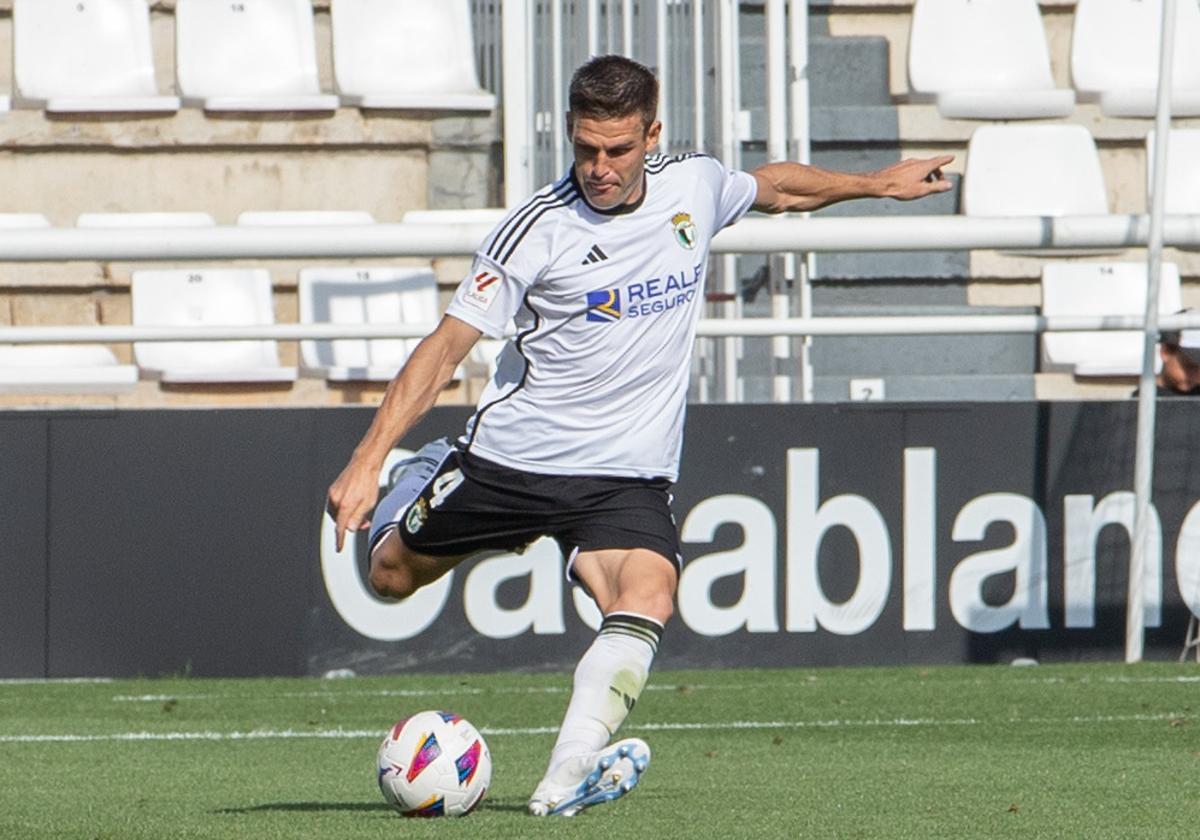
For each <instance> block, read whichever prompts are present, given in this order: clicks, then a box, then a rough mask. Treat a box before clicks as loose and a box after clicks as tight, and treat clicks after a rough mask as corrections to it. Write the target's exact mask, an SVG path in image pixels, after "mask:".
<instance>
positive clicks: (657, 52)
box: [654, 0, 671, 155]
mask: <svg viewBox="0 0 1200 840" xmlns="http://www.w3.org/2000/svg"><path fill="white" fill-rule="evenodd" d="M667 22H668V18H667V0H656V2H655V4H654V66H655V67H656V68H657V70H658V118H659V120H660V121H661V122H662V126H663V127H662V131H661V132H660V133H659V136H658V150H659V151H660V152H662V153H663V154H664V155H665V154H667V149H668V148H670V147H669V145H668V140H667V137H668V135H667V132H668V131H670V130H671V77H670V72H671V62H670V61H669V60H668V58H667Z"/></svg>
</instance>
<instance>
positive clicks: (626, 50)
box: [621, 0, 633, 58]
mask: <svg viewBox="0 0 1200 840" xmlns="http://www.w3.org/2000/svg"><path fill="white" fill-rule="evenodd" d="M621 55H623V56H625V57H626V58H633V0H621Z"/></svg>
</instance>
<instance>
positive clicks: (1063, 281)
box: [1042, 262, 1183, 377]
mask: <svg viewBox="0 0 1200 840" xmlns="http://www.w3.org/2000/svg"><path fill="white" fill-rule="evenodd" d="M1146 275H1147V269H1146V264H1145V263H1143V262H1137V263H1131V262H1112V263H1097V262H1055V263H1047V264H1046V266H1045V268H1044V269H1043V270H1042V314H1044V315H1046V316H1047V317H1049V316H1067V315H1141V314H1142V313H1143V312H1144V311H1145V308H1146V286H1147V281H1146ZM1160 283H1161V285H1160V288H1159V299H1158V310H1159V312H1160V314H1164V315H1165V314H1168V313H1171V312H1178V311H1179V310H1180V309H1181V308H1182V306H1183V304H1182V297H1181V291H1180V279H1179V267H1178V266H1177V265H1175V264H1174V263H1163V266H1162V277H1161V281H1160ZM1042 356H1043V360H1044V362H1045V363H1046V364H1047V365H1051V366H1068V367H1070V368H1071V369H1072V371H1073V373H1074V375H1075V376H1080V377H1086V376H1107V377H1111V376H1136V375H1137V374H1138V373H1140V372H1141V369H1142V333H1141V332H1140V331H1139V330H1129V331H1124V330H1121V331H1107V332H1046V333H1043V335H1042Z"/></svg>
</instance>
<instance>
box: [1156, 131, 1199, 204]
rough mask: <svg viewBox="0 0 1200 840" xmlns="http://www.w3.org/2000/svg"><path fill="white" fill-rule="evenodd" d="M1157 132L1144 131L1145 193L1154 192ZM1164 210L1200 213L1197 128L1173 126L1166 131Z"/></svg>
mask: <svg viewBox="0 0 1200 840" xmlns="http://www.w3.org/2000/svg"><path fill="white" fill-rule="evenodd" d="M1156 136H1157V134H1156V132H1155V131H1153V130H1151V131H1150V132H1149V133H1148V134H1147V135H1146V195H1147V196H1152V195H1153V193H1154V190H1153V184H1154V168H1155V162H1154V145H1155V137H1156ZM1166 210H1167V213H1169V214H1170V213H1200V129H1196V128H1175V129H1171V132H1170V133H1169V134H1168V135H1167V196H1166Z"/></svg>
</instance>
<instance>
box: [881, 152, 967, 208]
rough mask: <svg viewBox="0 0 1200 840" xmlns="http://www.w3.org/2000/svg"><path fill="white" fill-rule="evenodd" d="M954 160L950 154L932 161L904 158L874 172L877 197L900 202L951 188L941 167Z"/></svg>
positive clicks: (933, 158)
mask: <svg viewBox="0 0 1200 840" xmlns="http://www.w3.org/2000/svg"><path fill="white" fill-rule="evenodd" d="M953 160H954V155H939V156H938V157H932V158H908V159H907V160H902V161H900V162H899V163H894V164H892V165H891V166H888V167H886V168H884V169H880V170H879V171H878V172H875V173H874V175H875V177H876V178H879V179H880V180H881V181H882V187H881V190H880V192H881V194H882V195H885V196H889V197H891V198H896V199H899V200H901V201H911V200H912V199H914V198H923V197H925V196H927V195H931V194H933V193H941V192H946V191H947V190H950V189H952V188H953V186H954V185H953V184H952V183H951V182H950V179H949V178H947V177H946V176H945V174H944V173H943V172H942V167H944V166H947V165H948V164H949V163H950V162H951V161H953Z"/></svg>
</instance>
